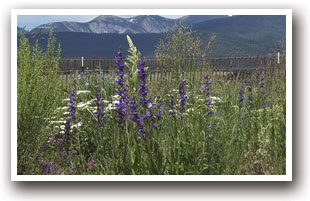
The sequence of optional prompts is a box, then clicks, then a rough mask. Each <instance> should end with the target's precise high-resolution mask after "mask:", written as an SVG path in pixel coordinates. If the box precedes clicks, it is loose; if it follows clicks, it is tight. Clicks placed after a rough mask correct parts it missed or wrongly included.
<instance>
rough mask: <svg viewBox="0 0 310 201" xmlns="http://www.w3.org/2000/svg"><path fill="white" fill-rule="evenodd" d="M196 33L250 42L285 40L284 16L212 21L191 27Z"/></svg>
mask: <svg viewBox="0 0 310 201" xmlns="http://www.w3.org/2000/svg"><path fill="white" fill-rule="evenodd" d="M193 28H194V29H195V30H197V31H204V30H208V31H211V32H216V33H225V34H229V35H234V36H238V37H241V38H246V39H252V40H271V41H273V40H278V41H279V40H282V39H285V36H286V34H285V32H286V17H285V15H239V16H232V17H230V18H221V19H214V20H209V21H204V22H200V23H197V24H194V25H193Z"/></svg>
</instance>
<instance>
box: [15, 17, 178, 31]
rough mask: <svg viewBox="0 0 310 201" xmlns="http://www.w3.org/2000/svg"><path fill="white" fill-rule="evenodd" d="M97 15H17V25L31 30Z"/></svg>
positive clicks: (89, 18) (83, 20) (85, 20)
mask: <svg viewBox="0 0 310 201" xmlns="http://www.w3.org/2000/svg"><path fill="white" fill-rule="evenodd" d="M97 16H98V15H18V16H17V26H19V27H24V26H26V30H31V29H33V28H35V27H37V26H39V25H41V24H46V23H49V22H61V21H75V22H88V21H90V20H92V19H94V18H95V17H97ZM118 16H119V17H126V18H128V17H133V16H134V15H118ZM162 16H163V17H167V18H172V19H176V18H179V17H182V15H162Z"/></svg>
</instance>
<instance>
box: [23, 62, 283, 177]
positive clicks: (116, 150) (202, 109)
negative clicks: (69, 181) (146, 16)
mask: <svg viewBox="0 0 310 201" xmlns="http://www.w3.org/2000/svg"><path fill="white" fill-rule="evenodd" d="M283 68H284V67H283ZM283 72H285V69H284V71H283ZM197 73H200V72H197ZM193 74H195V73H193ZM193 74H190V73H185V77H186V82H185V91H186V95H187V96H188V98H189V99H188V101H186V105H185V109H184V111H180V110H179V109H178V105H179V103H180V101H179V95H178V93H179V92H178V85H179V83H180V79H179V78H180V74H178V73H173V74H172V75H171V77H169V76H168V77H166V78H165V79H164V78H163V77H164V75H160V76H159V78H158V79H157V78H156V80H157V81H153V82H150V81H151V80H147V81H148V82H149V85H148V87H149V88H150V92H149V97H150V96H152V97H153V105H155V106H156V105H157V104H158V103H159V101H161V103H162V109H161V110H160V109H159V108H157V107H155V109H154V110H153V111H152V112H153V114H154V115H153V117H151V118H149V119H147V120H144V122H143V123H144V125H145V127H146V128H145V130H146V133H145V134H142V133H140V132H139V131H138V129H137V125H136V124H135V123H134V122H131V121H130V120H128V119H126V121H125V122H124V123H123V124H119V123H117V122H116V120H115V117H116V115H117V111H116V110H115V109H113V106H114V105H115V102H114V101H115V100H114V101H113V96H115V87H116V86H115V85H114V81H115V76H114V75H110V76H107V75H96V74H90V75H87V76H88V78H87V79H86V78H85V77H84V78H83V79H81V80H79V79H77V77H76V76H73V79H71V80H70V81H69V82H67V83H66V84H65V87H66V88H67V98H69V96H70V89H71V87H72V86H74V87H75V88H76V91H84V93H79V94H77V95H76V100H75V101H76V105H77V110H76V116H77V118H78V120H77V121H76V122H74V124H76V125H77V128H74V129H72V124H73V123H72V124H71V129H72V130H71V131H70V137H71V139H70V140H65V139H64V134H63V133H64V130H65V129H64V125H65V123H64V120H65V119H66V118H68V117H70V115H68V114H64V113H65V112H68V111H69V108H68V107H67V104H68V102H69V101H68V100H64V101H63V103H62V104H61V105H59V106H58V107H59V108H58V109H57V110H55V112H54V113H53V115H52V117H51V119H50V124H49V126H48V127H46V128H45V129H44V130H43V131H42V132H41V133H40V134H39V135H40V136H41V137H42V138H43V139H45V140H44V141H42V143H41V147H40V148H39V149H37V150H34V152H39V151H40V150H42V148H43V147H44V151H42V152H41V154H40V155H39V156H37V158H35V159H34V160H33V161H34V162H33V165H32V166H31V167H32V168H31V169H30V170H28V171H27V173H28V174H77V175H81V174H104V175H107V174H109V175H116V174H117V175H119V174H122V175H128V174H130V175H131V174H133V175H154V174H155V175H157V174H160V175H200V174H201V175H242V174H248V175H257V174H272V175H281V174H286V169H285V166H286V158H285V157H286V140H285V139H286V116H285V115H286V110H285V109H286V105H285V104H286V96H285V79H283V76H284V75H285V74H280V73H278V74H277V75H274V76H272V79H270V77H269V78H268V77H265V80H264V84H265V85H264V88H265V90H266V93H265V94H264V95H265V96H266V100H264V95H263V94H261V93H260V90H261V88H260V86H259V84H260V83H259V80H258V79H259V78H257V76H252V77H251V79H250V83H248V82H247V80H234V81H231V80H230V81H226V80H223V79H220V78H221V77H222V76H216V75H212V73H209V80H212V81H213V83H212V84H211V85H210V86H209V88H210V96H211V98H212V99H213V105H212V106H210V105H208V104H206V100H207V99H210V98H208V97H206V96H205V94H203V92H202V89H201V85H202V84H203V80H195V81H194V82H190V80H192V81H193V79H194V77H193ZM196 75H197V74H196ZM87 76H86V77H87ZM279 76H280V77H279ZM101 77H104V78H102V79H99V78H101ZM85 83H88V84H89V85H87V86H86V85H85ZM241 87H244V91H245V94H244V97H245V99H244V100H243V103H244V106H243V107H239V101H238V97H239V96H240V95H239V91H240V88H241ZM247 87H251V89H252V91H251V92H248V91H247V90H246V88H247ZM98 91H100V93H101V96H102V99H104V100H105V115H104V118H105V122H104V128H103V129H99V130H98V129H96V128H95V126H97V125H98V121H97V119H96V118H95V116H94V112H96V105H95V104H94V103H93V101H94V99H95V97H96V93H97V92H98ZM129 94H130V95H134V96H137V94H132V93H130V91H129ZM249 95H250V96H252V98H251V100H252V103H251V108H250V109H247V106H248V105H249V102H248V96H249ZM158 96H160V99H159V98H158ZM172 96H173V97H174V100H175V101H176V105H175V106H173V107H169V106H168V104H169V103H170V102H171V97H172ZM87 102H88V104H84V105H83V104H82V103H87ZM264 105H267V106H268V107H267V108H265V109H263V106H264ZM62 107H63V108H62ZM137 107H138V108H139V109H141V110H142V109H143V107H142V106H140V105H139V103H137ZM210 109H212V110H213V111H214V114H212V115H207V112H208V111H209V110H210ZM144 110H145V109H144ZM159 110H160V111H161V112H162V118H161V119H160V120H158V119H157V118H156V116H155V115H156V114H157V113H158V112H159ZM170 110H174V111H175V114H174V115H169V114H168V113H169V111H170ZM178 112H180V113H181V114H184V116H183V117H182V118H179V116H180V115H178V114H177V113H178ZM57 120H61V121H63V122H55V121H57ZM152 123H156V124H157V125H159V124H161V129H160V130H156V129H154V128H153V127H152V126H151V125H152ZM209 125H212V128H207V127H208V126H209ZM143 137H146V140H143V139H142V138H143ZM18 154H20V153H18ZM92 162H93V165H92V164H90V163H92Z"/></svg>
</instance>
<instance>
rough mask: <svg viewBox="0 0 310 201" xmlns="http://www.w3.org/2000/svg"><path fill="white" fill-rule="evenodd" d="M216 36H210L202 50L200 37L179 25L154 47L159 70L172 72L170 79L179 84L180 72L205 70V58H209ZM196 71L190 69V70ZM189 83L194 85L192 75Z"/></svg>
mask: <svg viewBox="0 0 310 201" xmlns="http://www.w3.org/2000/svg"><path fill="white" fill-rule="evenodd" d="M215 38H216V35H215V34H212V35H211V36H210V39H209V42H208V43H207V44H206V45H205V47H204V49H203V47H202V46H203V42H202V40H201V35H200V34H197V33H196V32H194V31H193V30H192V28H191V27H190V26H183V25H182V24H179V25H177V26H175V27H174V29H173V30H172V31H170V32H168V33H167V34H166V35H165V37H164V38H163V39H161V40H160V42H159V44H158V45H157V47H156V56H157V57H158V59H159V62H160V65H161V70H162V71H163V72H165V73H168V72H173V73H172V74H171V73H170V74H171V75H172V79H176V80H177V82H179V78H180V77H179V74H180V72H191V71H196V70H197V69H204V70H206V68H207V63H206V62H205V58H206V57H207V56H209V55H210V54H211V52H212V49H213V48H214V45H215ZM193 67H194V68H196V69H192V68H193ZM189 81H190V82H191V83H194V82H195V81H196V80H195V77H194V75H190V78H189Z"/></svg>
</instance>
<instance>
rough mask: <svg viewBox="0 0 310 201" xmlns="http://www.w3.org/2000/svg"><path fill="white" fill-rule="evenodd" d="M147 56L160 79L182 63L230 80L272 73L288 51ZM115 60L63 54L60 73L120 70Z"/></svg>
mask: <svg viewBox="0 0 310 201" xmlns="http://www.w3.org/2000/svg"><path fill="white" fill-rule="evenodd" d="M144 60H145V63H146V66H147V67H149V68H150V69H149V71H150V80H151V81H156V80H158V79H159V78H160V76H159V74H161V73H162V72H163V71H164V69H165V72H168V73H169V72H172V71H173V70H172V69H175V67H176V66H178V65H179V66H178V67H179V68H180V69H179V70H181V71H185V72H189V73H190V74H194V75H196V79H202V76H201V75H202V73H203V72H205V71H207V70H208V71H209V72H211V73H213V74H215V75H220V76H222V77H223V78H225V79H227V80H228V79H229V80H231V79H246V78H247V77H248V76H249V75H253V74H257V73H260V72H262V71H264V72H269V74H272V73H273V72H274V71H276V70H277V69H278V67H279V64H280V63H285V54H282V55H279V54H267V55H255V56H240V55H238V56H214V57H207V58H193V57H187V58H182V59H181V60H178V61H174V60H173V59H170V60H166V62H165V63H164V62H162V60H160V59H159V58H157V57H153V56H151V57H145V58H144ZM180 61H181V63H180ZM114 64H115V58H101V57H100V58H98V57H85V58H80V57H74V58H62V59H61V60H60V64H59V68H60V71H59V73H60V74H61V75H63V76H62V77H63V79H64V80H65V81H67V80H68V79H70V77H71V76H72V74H74V73H81V72H99V71H100V72H101V73H106V74H109V73H114V72H115V71H116V68H115V66H114ZM180 64H181V65H180ZM202 64H204V65H202ZM203 66H205V67H203ZM199 72H200V73H199Z"/></svg>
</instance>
